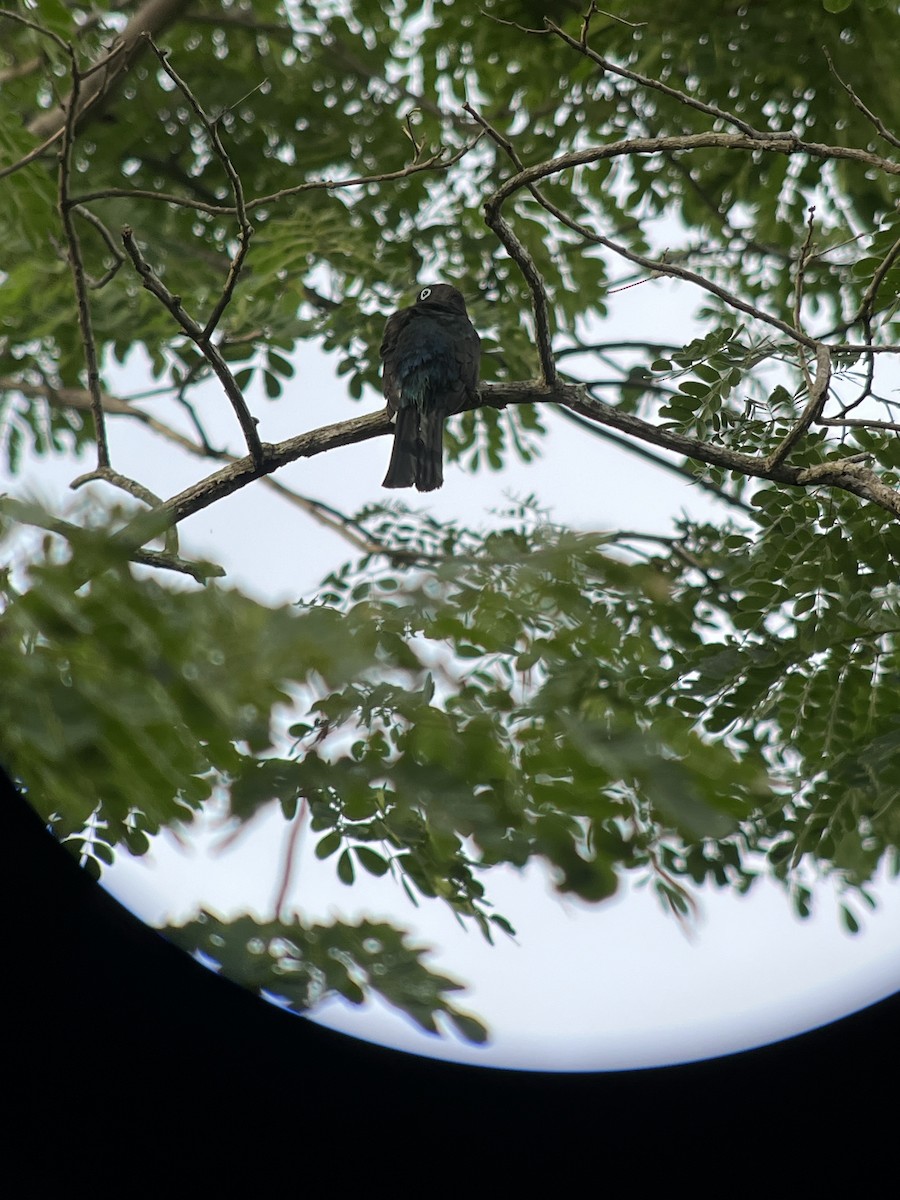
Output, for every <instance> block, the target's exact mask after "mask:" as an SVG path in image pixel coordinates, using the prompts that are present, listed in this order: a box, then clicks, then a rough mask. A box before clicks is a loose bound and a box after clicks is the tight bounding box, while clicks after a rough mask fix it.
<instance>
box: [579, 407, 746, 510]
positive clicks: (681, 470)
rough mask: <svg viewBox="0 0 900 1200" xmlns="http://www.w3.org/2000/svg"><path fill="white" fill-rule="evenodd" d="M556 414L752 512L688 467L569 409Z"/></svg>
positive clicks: (737, 498) (735, 506) (736, 498)
mask: <svg viewBox="0 0 900 1200" xmlns="http://www.w3.org/2000/svg"><path fill="white" fill-rule="evenodd" d="M558 412H559V415H560V416H561V417H565V419H566V420H567V421H571V422H572V424H573V425H577V426H578V427H579V428H580V429H583V430H584V431H585V432H586V433H590V434H592V435H593V436H594V437H599V438H602V439H603V440H604V441H606V442H611V443H612V444H613V445H614V446H621V447H622V449H623V450H627V451H628V453H629V454H634V455H636V456H637V457H638V458H642V459H643V460H644V461H645V462H648V463H652V465H653V466H654V467H659V468H660V469H661V470H663V471H668V472H669V473H670V474H671V475H678V476H679V477H680V478H681V479H686V480H688V482H689V483H692V484H695V485H696V486H697V487H699V488H701V489H702V490H703V491H705V492H710V493H711V494H712V495H714V496H716V497H717V499H719V500H723V501H724V502H725V503H726V504H730V505H731V506H732V507H734V508H742V509H743V510H744V512H752V511H753V510H752V508H751V507H750V505H749V504H747V503H746V502H745V501H744V500H741V499H740V497H739V496H733V495H731V493H730V492H726V491H725V489H724V488H721V487H719V486H718V484H715V483H713V482H712V481H711V480H709V479H704V478H703V476H702V475H698V474H697V473H696V471H692V470H691V469H690V467H686V466H684V465H683V464H681V463H677V462H671V461H670V460H669V459H668V458H663V456H662V455H661V454H654V452H653V451H652V450H648V449H647V447H646V446H643V445H640V444H638V443H635V442H631V441H629V440H628V439H627V438H624V437H622V436H621V435H619V434H618V433H613V431H612V430H610V429H606V428H605V427H604V426H602V425H598V424H597V423H596V422H594V421H588V420H586V419H585V418H584V417H582V416H579V415H578V413H576V412H573V411H572V410H571V409H568V408H563V407H560V408H559V409H558Z"/></svg>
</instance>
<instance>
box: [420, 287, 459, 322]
mask: <svg viewBox="0 0 900 1200" xmlns="http://www.w3.org/2000/svg"><path fill="white" fill-rule="evenodd" d="M416 305H417V307H418V306H420V305H421V306H423V307H424V306H426V305H427V306H428V307H433V308H442V309H445V310H446V311H447V312H457V313H463V314H464V315H468V314H467V313H466V302H465V299H464V298H463V294H462V292H461V291H460V290H459V288H455V287H454V286H453V285H452V284H450V283H431V284H428V285H426V286H425V287H423V288H420V289H419V291H418V293H417V295H416Z"/></svg>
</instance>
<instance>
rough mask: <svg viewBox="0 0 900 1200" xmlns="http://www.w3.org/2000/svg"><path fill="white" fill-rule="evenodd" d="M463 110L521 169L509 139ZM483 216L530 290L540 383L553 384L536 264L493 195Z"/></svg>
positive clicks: (546, 307) (550, 349) (541, 283)
mask: <svg viewBox="0 0 900 1200" xmlns="http://www.w3.org/2000/svg"><path fill="white" fill-rule="evenodd" d="M463 108H464V110H465V111H466V112H467V113H469V115H470V116H471V117H473V118H474V119H475V120H476V121H477V122H478V124H479V125H480V126H481V127H482V129H484V131H485V132H486V133H487V134H488V135H489V137H491V138H492V140H493V141H494V142H496V143H497V145H498V146H500V147H501V149H503V150H504V151H505V152H506V153H507V154H508V155H509V156H510V157H511V158H512V160H513V162H514V163H515V165H516V166H517V167H518V168H519V170H520V171H521V170H522V163H521V161H520V159H519V157H518V155H517V154H516V152H515V150H514V149H513V147H512V145H511V143H510V142H509V141H508V140H507V139H506V138H505V137H503V136H502V134H500V133H499V132H498V131H497V130H496V129H494V127H493V126H492V125H491V124H490V123H489V122H488V121H487V120H485V118H484V117H482V116H481V114H480V113H478V112H477V111H476V110H475V109H474V108H473V107H472V106H471V104H469V103H468V102H467V103H466V104H464V105H463ZM484 219H485V223H486V224H487V226H488V228H489V229H492V230H493V231H494V233H495V234H496V235H497V237H498V238H499V239H500V241H501V242H502V243H503V245H504V246H505V247H506V250H507V252H508V254H509V256H510V258H511V259H512V260H513V262H514V263H515V264H516V266H517V267H518V268H519V270H520V271H521V272H522V275H523V277H524V279H525V282H526V283H527V284H528V288H529V290H530V292H531V307H532V311H533V312H534V339H535V344H536V345H537V352H538V360H539V361H540V365H541V378H542V379H543V381H544V383H547V384H551V385H552V384H553V383H554V382H555V381H556V378H557V371H556V359H555V358H554V356H553V342H552V338H551V336H550V305H549V303H548V301H547V290H546V288H545V286H544V281H543V279H542V278H541V273H540V271H539V270H538V269H537V265H536V263H535V261H534V259H533V258H532V257H531V255H530V254H529V253H528V251H527V250H526V249H525V247H524V245H523V244H522V243H521V242H520V241H519V239H518V238H517V237H516V235H515V233H513V230H512V227H511V226H510V224H509V222H508V221H507V220H506V218H505V217H504V216H503V215H502V213H501V212H500V205H499V204H493V197H491V198H490V199H488V200H487V202H486V203H485V205H484Z"/></svg>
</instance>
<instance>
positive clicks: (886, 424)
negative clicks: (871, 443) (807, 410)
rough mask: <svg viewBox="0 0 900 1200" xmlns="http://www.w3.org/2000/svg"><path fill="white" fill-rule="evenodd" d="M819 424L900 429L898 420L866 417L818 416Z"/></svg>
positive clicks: (817, 421) (817, 422)
mask: <svg viewBox="0 0 900 1200" xmlns="http://www.w3.org/2000/svg"><path fill="white" fill-rule="evenodd" d="M816 424H817V425H850V426H856V427H857V428H860V429H893V430H897V431H900V423H898V422H897V421H869V420H868V419H867V418H866V417H817V418H816Z"/></svg>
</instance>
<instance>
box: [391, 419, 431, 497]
mask: <svg viewBox="0 0 900 1200" xmlns="http://www.w3.org/2000/svg"><path fill="white" fill-rule="evenodd" d="M443 464H444V414H443V413H423V412H421V411H420V410H419V409H417V408H414V407H412V406H410V407H409V408H401V409H398V411H397V423H396V426H395V428H394V448H393V450H392V451H391V461H390V463H389V464H388V469H387V474H386V475H385V477H384V483H383V484H382V487H386V488H404V487H412V486H413V484H415V486H416V488H417V489H418V491H420V492H433V491H434V490H435V489H436V488H439V487H440V486H441V484H442V483H443V482H444V465H443Z"/></svg>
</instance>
